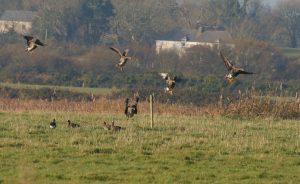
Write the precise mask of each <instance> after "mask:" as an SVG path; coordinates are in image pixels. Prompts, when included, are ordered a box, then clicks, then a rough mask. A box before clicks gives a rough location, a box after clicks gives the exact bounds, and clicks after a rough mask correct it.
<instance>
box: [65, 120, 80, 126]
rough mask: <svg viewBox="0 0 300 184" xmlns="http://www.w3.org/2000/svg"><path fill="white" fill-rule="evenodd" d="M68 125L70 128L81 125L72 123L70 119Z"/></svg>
mask: <svg viewBox="0 0 300 184" xmlns="http://www.w3.org/2000/svg"><path fill="white" fill-rule="evenodd" d="M68 127H69V128H79V127H80V125H79V124H76V123H72V122H71V120H68Z"/></svg>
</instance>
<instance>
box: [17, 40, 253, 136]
mask: <svg viewBox="0 0 300 184" xmlns="http://www.w3.org/2000/svg"><path fill="white" fill-rule="evenodd" d="M22 36H23V38H24V39H25V40H26V44H27V48H26V50H25V51H27V52H29V53H31V54H33V51H34V50H35V49H36V48H37V47H38V46H45V45H46V44H44V43H42V42H41V41H40V40H39V39H37V38H34V37H33V36H26V35H22ZM110 49H111V50H112V51H114V52H115V53H117V54H118V56H119V62H118V63H117V64H116V65H115V66H116V67H117V68H118V69H120V70H121V71H123V67H124V66H125V64H126V63H127V62H128V61H129V60H131V59H132V57H130V56H128V53H129V49H126V50H124V51H123V52H121V51H120V50H119V49H118V48H115V47H110ZM219 55H220V57H221V59H222V60H223V62H224V64H225V66H226V68H227V70H228V71H229V73H228V74H226V75H225V76H224V78H225V79H226V80H227V81H228V82H229V83H230V84H231V83H233V82H234V81H235V80H236V77H237V76H238V75H240V74H254V73H253V72H249V71H245V70H244V69H243V68H239V67H236V66H234V65H233V64H232V62H231V61H230V60H229V59H228V58H227V57H226V56H224V55H223V53H222V52H221V51H220V52H219ZM159 75H160V76H161V77H162V79H163V80H165V83H166V87H165V88H164V92H165V93H166V94H169V95H173V89H174V87H175V84H176V82H178V81H179V80H178V77H177V76H172V75H171V74H169V73H159ZM138 102H139V96H138V95H135V101H134V103H133V104H131V105H130V104H129V99H128V98H127V99H126V100H125V110H124V114H125V115H126V117H127V119H129V118H132V117H133V116H134V115H135V114H137V112H138V111H137V105H138ZM68 127H70V128H77V127H80V126H79V125H78V124H75V123H72V122H71V121H70V120H68ZM50 128H56V122H55V119H54V120H53V121H52V122H51V123H50ZM104 129H105V130H113V131H119V130H121V129H122V128H121V127H119V126H115V125H114V122H112V123H111V125H109V124H108V123H106V122H104Z"/></svg>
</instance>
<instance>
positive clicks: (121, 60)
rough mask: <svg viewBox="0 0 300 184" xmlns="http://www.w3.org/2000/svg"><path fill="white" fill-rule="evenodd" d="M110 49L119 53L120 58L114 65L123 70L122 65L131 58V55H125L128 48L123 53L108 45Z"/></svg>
mask: <svg viewBox="0 0 300 184" xmlns="http://www.w3.org/2000/svg"><path fill="white" fill-rule="evenodd" d="M110 49H111V50H113V51H114V52H116V53H117V54H118V55H119V57H120V60H119V63H118V64H116V67H117V68H119V69H120V70H121V71H123V67H124V66H125V64H126V62H127V61H128V60H130V59H131V57H128V56H127V55H128V52H129V49H126V50H125V51H124V52H123V53H121V51H120V50H119V49H117V48H115V47H110Z"/></svg>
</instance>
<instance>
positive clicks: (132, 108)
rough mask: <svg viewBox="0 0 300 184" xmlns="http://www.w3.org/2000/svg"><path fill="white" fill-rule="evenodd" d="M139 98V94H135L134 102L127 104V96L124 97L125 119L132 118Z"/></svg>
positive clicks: (135, 112) (136, 111)
mask: <svg viewBox="0 0 300 184" xmlns="http://www.w3.org/2000/svg"><path fill="white" fill-rule="evenodd" d="M139 99H140V97H139V95H138V94H135V103H134V104H132V105H129V98H126V100H125V110H124V113H125V115H126V117H127V119H129V118H132V117H133V116H134V115H135V114H137V113H138V109H137V105H138V102H139Z"/></svg>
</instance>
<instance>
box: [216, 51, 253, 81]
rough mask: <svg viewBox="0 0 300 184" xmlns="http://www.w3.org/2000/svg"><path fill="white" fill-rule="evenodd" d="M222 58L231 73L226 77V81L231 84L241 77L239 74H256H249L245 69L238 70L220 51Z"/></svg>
mask: <svg viewBox="0 0 300 184" xmlns="http://www.w3.org/2000/svg"><path fill="white" fill-rule="evenodd" d="M220 56H221V58H222V60H223V62H224V64H225V66H226V68H227V70H228V71H229V73H228V74H226V75H225V79H226V80H227V81H228V82H229V83H233V82H234V81H235V78H236V77H237V76H238V75H239V74H254V73H253V72H247V71H245V70H244V69H243V68H238V67H235V66H234V65H233V64H232V63H231V62H230V60H229V59H228V58H227V57H225V56H224V55H223V53H222V52H221V51H220Z"/></svg>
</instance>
